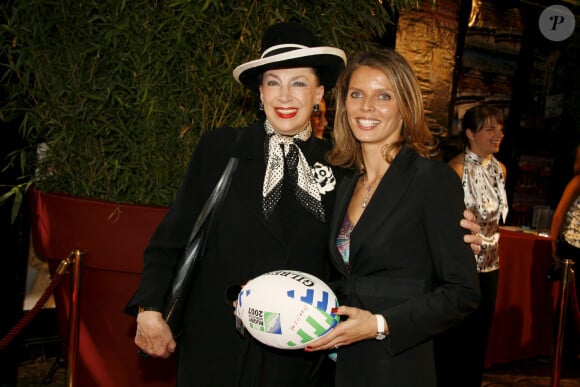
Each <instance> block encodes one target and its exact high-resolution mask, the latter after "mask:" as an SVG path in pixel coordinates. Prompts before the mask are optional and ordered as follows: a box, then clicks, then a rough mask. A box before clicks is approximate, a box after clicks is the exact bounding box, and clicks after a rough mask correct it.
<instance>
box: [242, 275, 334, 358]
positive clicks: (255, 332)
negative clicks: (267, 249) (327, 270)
mask: <svg viewBox="0 0 580 387" xmlns="http://www.w3.org/2000/svg"><path fill="white" fill-rule="evenodd" d="M337 306H338V301H337V299H336V296H335V294H334V292H333V291H332V290H331V289H330V287H329V286H328V285H327V284H325V283H324V282H323V281H322V280H320V279H319V278H317V277H315V276H313V275H311V274H307V273H303V272H300V271H294V270H276V271H272V272H269V273H265V274H262V275H260V276H258V277H256V278H254V279H252V280H250V281H248V283H247V284H246V285H245V286H244V288H243V289H242V290H241V291H240V293H239V295H238V304H237V306H236V315H237V316H238V318H240V320H241V321H242V322H243V324H244V327H245V328H246V331H247V332H249V333H250V334H251V335H252V336H253V337H254V338H255V339H256V340H258V341H260V342H262V343H264V344H266V345H269V346H271V347H275V348H281V349H301V348H304V347H306V345H308V343H309V342H311V341H314V340H316V339H318V338H320V337H322V336H324V335H325V334H326V333H328V331H330V329H331V328H333V327H334V326H335V325H336V324H338V321H339V319H340V318H339V316H338V315H335V314H334V313H332V308H334V307H337Z"/></svg>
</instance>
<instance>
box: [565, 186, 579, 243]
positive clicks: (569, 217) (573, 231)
mask: <svg viewBox="0 0 580 387" xmlns="http://www.w3.org/2000/svg"><path fill="white" fill-rule="evenodd" d="M562 236H563V237H564V240H565V241H566V242H568V243H569V244H571V245H572V246H574V247H577V248H580V196H578V197H577V198H576V200H574V203H573V204H572V206H571V207H570V208H569V209H568V212H567V213H566V220H565V221H564V225H563V226H562Z"/></svg>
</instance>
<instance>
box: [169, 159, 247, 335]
mask: <svg viewBox="0 0 580 387" xmlns="http://www.w3.org/2000/svg"><path fill="white" fill-rule="evenodd" d="M237 165H238V159H237V158H235V157H231V158H230V160H229V162H228V164H227V165H226V168H225V169H224V171H223V173H222V175H221V177H220V179H219V180H218V182H217V184H216V186H215V188H214V189H213V191H212V193H211V194H210V196H209V198H208V199H207V201H206V202H205V204H204V206H203V208H202V209H201V212H200V213H199V216H198V217H197V220H196V221H195V224H194V226H193V231H192V232H191V235H190V237H189V240H188V243H187V246H186V248H185V251H184V253H183V257H182V259H181V260H180V261H179V263H178V266H177V268H176V272H175V276H174V277H173V284H172V285H171V292H170V293H169V296H168V298H167V301H166V303H165V309H164V313H163V318H164V319H165V321H166V322H167V325H169V327H170V328H171V332H172V333H173V337H174V338H176V339H177V338H178V337H179V336H180V335H181V332H182V329H183V314H184V307H185V296H186V295H187V293H188V290H189V288H190V287H191V279H192V278H193V273H194V271H195V267H196V262H197V261H198V259H199V257H201V256H202V255H203V252H204V248H205V241H206V237H207V235H208V233H209V230H210V229H211V224H212V223H213V219H215V217H216V216H217V215H218V213H219V209H220V207H221V204H222V202H223V199H224V197H225V194H226V192H227V191H228V188H229V185H230V182H231V178H232V175H233V173H234V171H235V170H236V167H237Z"/></svg>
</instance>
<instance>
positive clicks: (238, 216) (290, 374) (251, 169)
mask: <svg viewBox="0 0 580 387" xmlns="http://www.w3.org/2000/svg"><path fill="white" fill-rule="evenodd" d="M345 62H346V57H345V54H344V52H343V51H342V50H340V49H337V48H334V47H325V46H320V45H319V44H318V42H317V40H316V38H315V37H314V36H313V35H312V33H311V32H310V31H308V30H307V29H306V28H304V27H303V26H301V25H299V24H294V23H280V24H276V25H274V26H272V27H270V28H269V29H268V30H267V31H266V33H265V35H264V37H263V41H262V55H261V57H260V58H259V59H256V60H253V61H250V62H247V63H244V64H242V65H240V66H239V67H237V68H236V69H235V70H234V78H235V79H236V80H237V81H239V82H240V83H242V84H243V85H244V86H246V87H248V88H250V89H252V90H255V91H258V92H259V94H260V100H261V109H262V110H263V113H264V114H263V116H264V117H263V118H261V119H259V120H257V121H256V122H255V123H254V124H253V125H251V126H250V127H247V128H240V129H236V128H232V127H223V128H219V129H215V130H211V131H208V132H207V133H206V134H205V135H204V136H203V137H202V138H201V139H200V140H199V143H198V145H197V147H196V149H195V152H194V154H193V156H192V159H191V161H190V164H189V167H188V170H187V174H186V176H185V178H184V180H183V183H182V186H181V188H180V190H179V192H178V193H177V196H176V198H175V201H174V203H173V205H172V207H171V209H170V210H169V212H168V214H167V216H166V217H165V219H164V220H163V221H162V222H161V224H160V225H159V227H158V229H157V231H156V232H155V234H154V235H153V237H152V238H151V240H150V243H149V245H148V247H147V249H146V251H145V254H144V260H145V265H144V271H143V274H142V279H141V284H140V287H139V289H138V291H137V293H136V294H135V296H134V297H133V299H132V300H131V301H130V303H129V305H128V311H129V312H131V311H134V310H136V309H137V308H138V307H141V309H140V310H141V311H142V312H140V313H138V316H137V324H138V325H137V334H136V338H135V342H136V344H137V345H138V346H139V347H140V348H141V349H142V350H144V351H145V352H147V353H149V354H150V355H151V356H155V357H168V356H169V355H170V354H171V353H172V352H173V351H174V350H175V349H176V343H175V340H174V338H173V336H172V334H171V332H170V330H169V328H168V326H167V325H166V324H165V322H164V321H163V319H162V317H161V313H160V312H158V311H160V310H162V309H163V304H164V300H165V295H166V294H167V290H168V289H169V287H170V285H171V280H172V278H173V274H174V273H173V270H174V267H175V265H176V263H177V261H178V260H179V258H180V256H181V253H182V251H183V248H184V244H185V241H186V240H187V237H188V234H189V232H190V230H191V229H192V227H193V222H194V220H195V219H196V218H197V215H198V213H199V211H200V209H201V207H202V205H203V203H204V202H205V200H206V199H207V197H208V195H209V193H210V191H211V189H212V188H213V187H214V185H215V183H216V182H217V180H218V178H219V176H220V174H221V173H222V171H223V169H224V167H225V165H226V163H227V161H228V159H229V157H230V156H231V155H234V156H236V157H238V158H239V164H238V167H237V170H236V172H235V173H234V175H233V178H232V182H231V185H230V189H229V191H228V193H227V195H226V197H225V200H224V202H223V205H222V208H221V211H220V213H219V216H218V218H217V219H216V220H215V223H214V224H213V228H212V229H211V231H210V233H209V237H208V239H207V244H206V253H205V254H204V256H203V258H202V260H201V261H200V262H199V265H198V267H197V270H196V272H195V278H194V283H193V287H192V289H191V291H190V292H189V294H188V300H187V306H186V308H187V309H186V312H185V324H184V331H183V334H182V336H181V337H180V338H179V341H178V343H179V345H178V346H177V349H178V352H179V366H178V376H177V385H179V386H188V387H190V386H194V385H195V386H234V385H235V386H238V385H239V386H276V387H281V386H282V387H283V386H288V387H295V386H322V385H329V384H331V380H332V376H331V372H328V369H326V368H325V365H324V362H325V356H323V355H318V354H306V353H304V352H303V351H299V350H297V351H283V350H277V349H273V348H270V347H267V346H264V345H262V344H260V343H258V342H257V341H255V340H252V339H251V338H250V337H242V336H241V335H240V334H239V333H238V332H237V331H236V329H235V321H234V316H233V314H232V308H231V304H229V303H226V302H224V292H225V291H226V289H227V288H228V287H229V286H231V285H233V284H243V283H245V282H247V281H248V280H249V279H251V278H253V277H256V276H257V275H259V274H262V273H265V272H268V271H272V270H277V269H280V268H288V269H294V270H301V271H305V272H308V273H311V274H313V275H316V276H318V277H320V278H323V279H327V278H328V275H329V260H328V257H327V250H328V248H327V236H328V228H327V220H328V218H329V216H330V209H331V206H332V202H333V197H334V187H335V184H336V179H335V177H334V174H333V171H332V169H331V168H330V167H329V166H328V164H327V163H326V161H325V160H324V155H325V153H326V151H327V150H328V143H327V142H326V141H323V140H321V139H318V138H316V137H315V136H313V135H311V133H312V129H311V126H310V115H311V113H312V112H313V110H315V109H316V108H317V104H318V103H319V102H320V101H321V98H322V97H323V94H324V92H325V90H328V89H330V88H332V87H333V86H334V83H335V81H336V78H337V76H338V75H339V74H340V72H341V71H342V69H343V68H344V65H345Z"/></svg>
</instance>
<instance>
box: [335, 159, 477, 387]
mask: <svg viewBox="0 0 580 387" xmlns="http://www.w3.org/2000/svg"><path fill="white" fill-rule="evenodd" d="M358 177H359V175H357V174H354V175H352V176H350V177H348V178H345V179H344V180H343V181H342V182H341V184H340V185H339V189H338V191H337V200H336V206H335V209H334V214H333V217H332V220H331V238H330V251H331V259H332V263H333V264H334V266H335V268H336V269H337V270H338V271H339V272H340V275H341V279H340V280H338V281H337V282H335V283H334V284H333V286H334V287H335V289H336V291H337V294H338V295H339V298H340V302H341V304H344V305H349V306H356V307H359V308H363V309H367V310H370V311H371V312H373V313H380V314H382V315H384V316H385V318H386V320H387V323H388V326H389V329H390V336H389V337H387V339H385V340H384V341H376V340H367V341H363V342H359V343H355V344H353V345H351V346H346V347H341V348H340V350H339V351H338V361H337V373H336V381H337V385H338V386H349V387H352V386H374V385H379V384H381V383H382V384H383V385H389V386H405V387H413V386H417V387H428V386H435V384H436V379H435V367H434V357H433V348H432V341H431V340H432V338H433V336H435V335H437V334H438V333H441V332H443V331H444V330H445V329H447V328H449V327H451V326H452V325H454V324H455V323H457V322H458V321H460V319H462V318H464V317H466V316H467V315H468V314H469V313H471V312H472V311H474V310H475V309H476V307H477V305H478V303H479V299H480V292H479V283H478V277H477V272H476V267H475V260H474V259H473V253H472V252H471V250H470V248H469V246H468V245H467V244H466V243H464V242H463V234H464V230H462V229H461V228H460V226H459V221H460V219H461V218H462V217H463V215H462V212H463V209H464V204H463V190H462V188H461V182H460V180H459V179H458V178H457V175H455V173H454V172H453V171H452V170H451V169H450V168H449V167H448V166H447V165H446V164H443V163H442V162H439V161H435V160H427V159H424V158H421V157H419V156H418V155H417V154H416V153H415V152H414V151H411V150H408V149H403V150H402V151H401V152H400V153H399V154H398V155H397V157H396V158H395V160H394V161H393V163H392V165H391V166H390V168H389V169H388V171H387V173H386V174H385V176H384V177H383V179H382V181H381V182H380V184H379V186H378V187H377V191H376V192H375V194H374V196H373V197H372V199H371V201H370V203H369V204H368V207H367V208H366V210H365V212H364V213H363V215H362V217H361V218H360V220H359V222H358V224H357V225H356V227H355V228H354V230H353V231H352V234H351V240H350V265H349V268H348V270H347V267H346V265H345V264H344V262H343V260H342V257H341V255H340V253H339V252H338V250H337V248H336V236H337V234H338V231H339V229H340V227H341V225H342V223H343V218H344V216H345V213H346V209H347V207H348V204H349V202H350V198H351V196H352V193H353V190H354V188H355V185H356V184H357V181H358Z"/></svg>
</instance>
